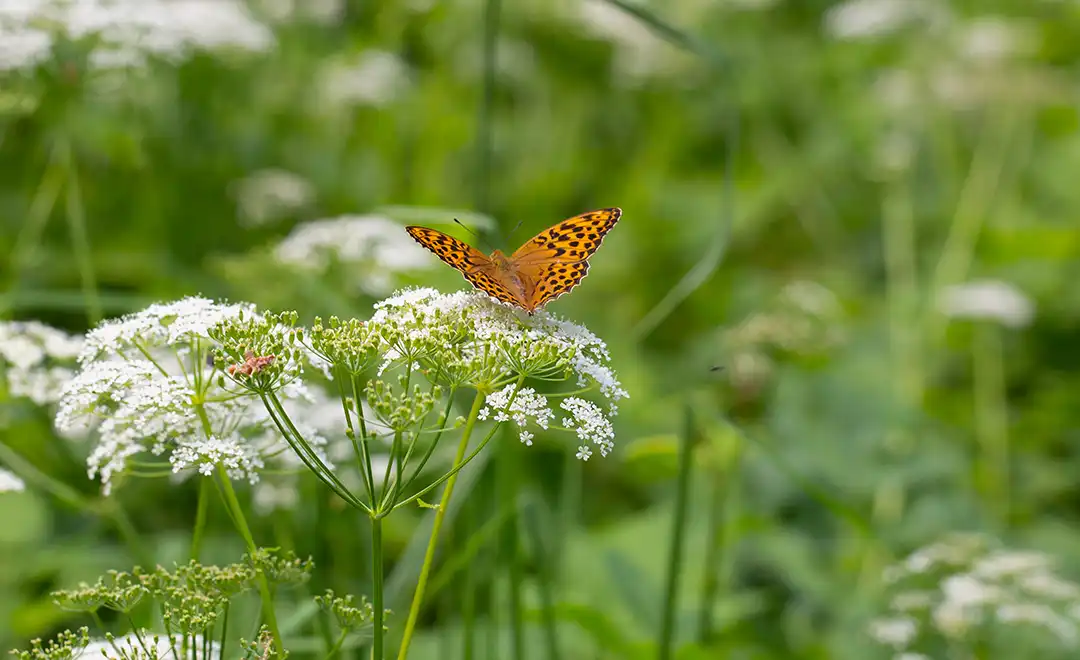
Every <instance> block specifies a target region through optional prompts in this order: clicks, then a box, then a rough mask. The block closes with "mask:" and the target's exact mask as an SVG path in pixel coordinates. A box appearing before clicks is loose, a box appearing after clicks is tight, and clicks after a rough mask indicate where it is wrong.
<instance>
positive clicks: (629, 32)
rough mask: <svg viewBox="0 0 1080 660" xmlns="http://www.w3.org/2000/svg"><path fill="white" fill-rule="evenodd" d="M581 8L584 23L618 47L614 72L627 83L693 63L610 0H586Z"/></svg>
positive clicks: (672, 74)
mask: <svg viewBox="0 0 1080 660" xmlns="http://www.w3.org/2000/svg"><path fill="white" fill-rule="evenodd" d="M579 11H580V13H579V16H578V18H579V20H580V21H581V23H582V26H583V27H584V28H585V29H586V30H587V31H588V32H590V33H591V34H593V35H594V36H596V37H599V38H602V39H606V40H608V41H610V42H611V43H612V45H613V46H614V47H615V72H616V73H617V74H618V75H619V76H620V78H621V80H623V81H624V82H625V83H627V84H635V83H637V82H640V81H644V80H646V79H650V78H655V77H659V76H675V75H676V74H677V73H680V72H681V70H682V69H683V68H684V67H685V65H687V63H692V62H693V60H692V58H689V57H687V56H686V54H685V53H683V52H681V51H679V50H678V49H677V48H675V47H674V46H672V45H671V44H670V43H668V42H667V41H664V40H663V39H662V38H661V37H660V36H659V35H657V34H656V33H655V32H654V31H653V30H651V29H649V28H648V26H646V25H645V24H644V23H643V22H642V21H640V20H639V19H638V18H636V17H634V16H633V15H631V14H629V13H627V12H626V11H623V10H622V9H620V8H619V7H617V6H615V5H613V4H611V3H610V2H606V1H605V0H584V2H582V3H581V4H580V10H579ZM693 65H694V64H690V66H693Z"/></svg>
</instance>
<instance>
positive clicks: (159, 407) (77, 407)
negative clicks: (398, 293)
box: [55, 298, 333, 495]
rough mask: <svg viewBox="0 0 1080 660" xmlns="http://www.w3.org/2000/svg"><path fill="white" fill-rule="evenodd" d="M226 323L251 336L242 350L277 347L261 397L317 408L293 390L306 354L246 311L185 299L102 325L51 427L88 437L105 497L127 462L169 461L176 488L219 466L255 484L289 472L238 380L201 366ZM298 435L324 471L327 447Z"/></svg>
mask: <svg viewBox="0 0 1080 660" xmlns="http://www.w3.org/2000/svg"><path fill="white" fill-rule="evenodd" d="M241 316H243V320H241ZM225 322H229V323H230V324H232V325H231V326H230V327H233V329H234V330H236V331H237V332H240V331H242V330H244V329H247V330H248V331H249V333H257V334H250V335H248V336H246V339H244V341H246V342H255V343H256V344H258V343H259V342H265V344H266V346H276V347H278V348H274V349H273V350H271V351H269V352H270V353H272V354H273V357H272V358H271V357H270V356H265V358H264V359H267V360H269V362H266V363H263V364H264V366H265V365H272V368H273V370H274V371H273V372H272V375H271V380H268V381H266V383H268V385H267V387H272V388H274V391H275V392H276V395H277V396H278V397H279V398H280V399H281V400H282V402H283V405H288V406H289V407H290V409H293V410H295V409H297V408H303V407H304V406H306V405H314V404H315V403H316V401H315V399H314V398H313V397H312V395H311V394H310V393H309V392H308V390H307V388H306V387H305V386H304V384H303V382H302V381H300V380H299V377H300V375H301V373H302V372H303V365H302V364H300V358H305V359H306V355H305V351H306V349H299V348H295V344H291V343H290V342H288V341H286V339H285V337H286V334H287V332H288V328H285V327H284V326H283V325H282V323H281V322H280V321H279V320H277V317H264V316H262V315H261V314H259V313H258V312H257V311H256V310H255V309H254V308H253V307H252V306H251V305H248V304H236V305H229V304H222V303H215V302H212V301H209V300H206V299H203V298H185V299H183V300H179V301H176V302H173V303H168V304H155V305H151V306H150V307H148V308H147V309H145V310H143V311H141V312H138V313H135V314H130V315H128V316H125V317H123V318H121V319H118V320H113V321H106V322H104V323H102V324H101V325H99V326H98V327H97V328H95V329H94V330H91V331H90V332H89V333H88V335H87V341H86V344H85V346H84V348H83V349H82V350H81V351H80V354H79V360H80V362H81V364H82V367H81V369H80V371H79V372H78V373H77V374H76V375H75V376H74V377H73V378H72V379H71V380H70V381H68V382H67V383H66V384H65V386H64V388H63V390H62V391H61V394H60V397H59V403H58V406H57V413H56V418H55V424H56V427H57V430H58V431H60V432H61V433H66V434H71V433H75V432H87V431H92V432H93V438H94V445H93V447H92V448H91V450H90V452H89V455H88V457H87V470H88V474H89V476H90V477H91V478H100V480H101V483H102V491H103V493H104V494H106V495H108V494H109V493H110V492H111V491H112V487H113V484H114V481H115V479H116V477H117V476H118V475H121V474H124V472H125V471H126V470H127V467H128V462H129V459H131V458H132V457H134V456H136V455H139V454H142V453H144V452H145V453H149V454H151V455H153V456H161V455H165V454H167V455H168V460H169V463H170V465H171V466H172V468H173V471H174V472H175V473H178V474H179V475H180V476H181V477H182V478H186V477H187V476H190V475H191V474H203V475H209V474H213V472H214V467H215V466H217V465H222V466H224V467H225V468H226V473H227V474H228V476H229V477H231V478H234V479H239V480H244V481H248V482H253V481H255V480H256V479H257V478H258V472H259V471H260V470H261V469H262V468H263V467H264V466H265V465H267V464H269V462H273V464H274V467H276V468H281V467H286V468H288V467H295V466H297V464H298V463H297V461H296V460H295V456H294V455H293V453H292V451H291V450H290V449H289V447H288V444H287V443H286V442H285V440H284V438H282V437H281V435H280V432H279V430H278V428H277V426H276V424H275V423H274V421H273V419H272V418H271V417H270V415H269V414H268V412H267V411H266V408H265V407H264V406H263V404H262V402H261V400H260V399H258V398H257V397H254V396H248V394H250V392H248V390H245V389H243V383H242V381H239V380H236V378H242V376H235V375H229V376H228V377H227V378H223V374H222V372H221V371H220V370H219V369H220V367H221V365H220V364H219V363H216V362H215V361H214V360H212V359H208V358H210V357H212V355H213V353H214V352H215V351H221V350H223V347H222V346H220V345H218V344H217V342H216V341H215V340H214V339H212V338H211V337H210V335H211V334H213V335H214V336H215V337H220V336H221V334H220V333H221V332H222V331H221V329H220V328H219V327H217V326H218V324H219V323H225ZM252 328H254V330H252ZM289 346H294V348H289ZM250 359H252V360H254V357H252V358H250ZM234 366H235V365H234ZM230 373H231V372H230ZM297 425H298V427H300V429H301V431H302V432H303V433H304V434H305V436H306V437H307V438H308V441H309V443H310V444H311V445H312V446H313V447H314V448H315V451H316V454H317V455H319V456H320V458H322V459H323V461H324V463H326V464H327V465H328V466H330V467H332V465H333V463H332V462H331V461H330V460H329V459H328V458H326V456H325V454H324V452H323V448H324V446H325V445H326V440H325V438H323V437H322V436H321V435H320V434H319V433H317V432H316V431H314V430H311V429H309V428H308V427H307V426H306V425H304V423H303V422H302V421H301V422H298V424H297ZM290 461H291V462H290ZM189 468H191V469H189Z"/></svg>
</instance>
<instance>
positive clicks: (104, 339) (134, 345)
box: [79, 296, 255, 365]
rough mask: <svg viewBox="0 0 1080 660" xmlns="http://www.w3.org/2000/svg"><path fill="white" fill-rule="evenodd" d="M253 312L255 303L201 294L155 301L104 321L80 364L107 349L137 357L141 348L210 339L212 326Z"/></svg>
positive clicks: (89, 339)
mask: <svg viewBox="0 0 1080 660" xmlns="http://www.w3.org/2000/svg"><path fill="white" fill-rule="evenodd" d="M254 313H255V308H254V306H253V305H251V304H248V303H244V304H223V303H216V302H214V301H212V300H209V299H207V298H201V297H198V296H190V297H187V298H182V299H180V300H178V301H175V302H171V303H155V304H153V305H150V306H149V307H147V308H146V309H144V310H143V311H141V312H136V313H134V314H128V315H127V316H123V317H121V318H119V319H115V320H110V321H105V322H103V323H101V324H100V325H98V326H97V327H96V328H94V329H93V330H91V331H90V332H89V333H87V335H86V345H85V347H84V348H83V350H82V352H81V353H80V354H79V364H83V365H85V364H87V363H89V362H90V361H92V360H95V359H97V358H98V357H99V356H101V355H102V354H106V353H109V354H113V353H116V354H121V355H126V356H127V357H129V358H135V357H138V356H139V349H140V348H142V349H145V348H147V347H150V346H162V345H177V344H184V345H186V344H189V343H193V342H195V341H198V340H202V339H207V341H209V339H208V335H207V332H208V331H209V329H210V328H212V327H213V326H215V325H217V324H218V323H220V322H222V321H224V320H226V319H232V318H236V317H238V316H239V315H240V314H247V315H249V316H250V315H253V314H254Z"/></svg>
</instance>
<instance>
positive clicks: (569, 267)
mask: <svg viewBox="0 0 1080 660" xmlns="http://www.w3.org/2000/svg"><path fill="white" fill-rule="evenodd" d="M588 274H589V262H588V261H585V260H582V261H578V262H577V263H569V264H562V263H554V264H551V265H550V266H548V267H546V268H544V269H543V270H542V271H541V272H540V277H539V278H538V280H537V284H536V288H534V289H533V291H532V295H531V296H529V300H528V305H529V308H530V309H539V308H541V307H543V306H544V305H546V304H548V303H549V302H551V301H552V300H554V299H556V298H558V297H559V296H561V295H563V294H564V293H570V290H571V289H573V288H574V287H575V286H577V285H578V283H579V282H581V280H583V279H585V276H586V275H588Z"/></svg>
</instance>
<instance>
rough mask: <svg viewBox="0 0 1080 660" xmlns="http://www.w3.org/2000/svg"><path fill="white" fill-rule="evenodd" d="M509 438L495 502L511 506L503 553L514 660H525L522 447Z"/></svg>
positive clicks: (500, 451) (500, 450)
mask: <svg viewBox="0 0 1080 660" xmlns="http://www.w3.org/2000/svg"><path fill="white" fill-rule="evenodd" d="M506 435H507V434H506V433H504V434H503V436H504V437H503V440H504V442H501V443H500V444H499V446H498V447H497V448H496V449H497V452H496V460H497V463H498V464H497V465H496V468H497V469H496V471H495V474H496V476H497V479H498V480H497V481H496V485H495V488H496V493H497V494H496V496H495V500H496V501H497V502H507V503H509V504H510V511H511V513H510V519H509V520H508V521H507V524H506V525H505V526H504V527H503V528H502V535H501V536H502V538H501V541H502V542H501V544H500V545H501V548H500V551H501V554H502V556H503V559H504V560H505V561H506V564H505V566H506V571H507V577H508V579H507V587H508V590H509V597H510V602H509V608H508V609H509V612H508V613H509V615H510V648H511V649H512V651H511V657H512V658H514V660H522V659H523V658H524V657H525V633H524V624H523V622H522V620H521V542H520V538H519V536H518V520H519V510H518V495H519V493H520V488H519V484H520V477H519V475H518V473H517V472H518V469H517V468H518V465H517V459H518V456H517V454H518V447H517V445H518V444H519V443H517V442H513V438H507V437H506ZM508 440H509V441H508Z"/></svg>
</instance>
